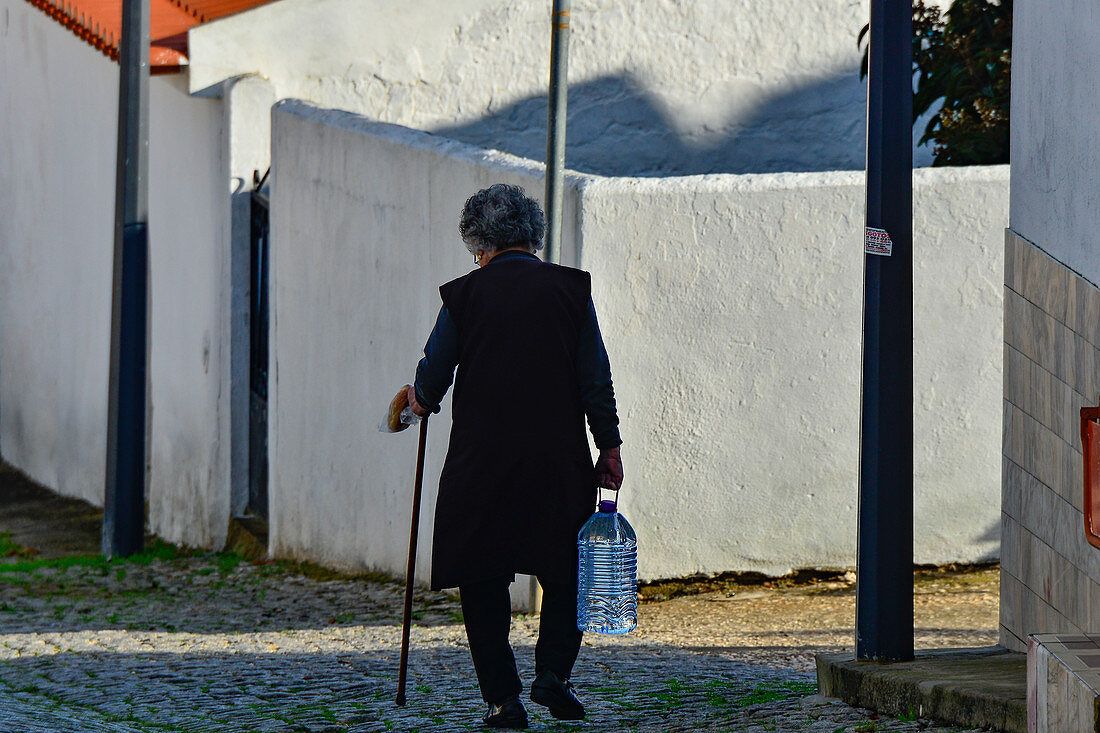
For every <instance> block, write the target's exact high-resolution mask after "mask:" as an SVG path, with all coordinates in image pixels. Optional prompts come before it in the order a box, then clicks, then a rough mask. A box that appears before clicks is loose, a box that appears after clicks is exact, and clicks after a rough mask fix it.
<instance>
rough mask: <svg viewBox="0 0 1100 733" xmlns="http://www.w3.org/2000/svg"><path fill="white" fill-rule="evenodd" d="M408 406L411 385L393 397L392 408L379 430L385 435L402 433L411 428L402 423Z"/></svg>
mask: <svg viewBox="0 0 1100 733" xmlns="http://www.w3.org/2000/svg"><path fill="white" fill-rule="evenodd" d="M408 406H409V385H407V384H406V385H405V386H404V387H402V388H401V390H400V391H399V392H398V393H397V394H396V395H394V396H393V399H392V400H390V408H389V410H388V411H387V412H386V417H385V419H383V421H382V425H381V427H380V428H379V429H380V430H381V431H382V432H384V433H400V432H401V431H402V430H404V429H405V428H407V427H409V424H408V423H406V422H402V421H401V413H402V412H403V411H404V409H405V408H406V407H408Z"/></svg>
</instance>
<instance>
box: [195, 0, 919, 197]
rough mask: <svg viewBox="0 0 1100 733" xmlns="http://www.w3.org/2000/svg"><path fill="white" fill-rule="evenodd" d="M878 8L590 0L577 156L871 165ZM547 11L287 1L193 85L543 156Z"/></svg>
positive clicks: (576, 56)
mask: <svg viewBox="0 0 1100 733" xmlns="http://www.w3.org/2000/svg"><path fill="white" fill-rule="evenodd" d="M868 7H869V3H868V2H867V0H766V1H761V0H672V1H669V0H644V1H643V2H638V3H630V4H624V3H621V2H613V1H612V0H577V2H574V3H573V9H572V23H573V34H572V37H571V42H570V59H569V64H570V68H569V75H570V76H569V78H570V82H571V92H570V95H571V96H570V102H569V105H570V106H569V111H570V122H569V148H568V164H569V166H570V167H571V168H574V169H576V170H583V171H591V172H596V173H601V174H605V175H624V174H631V175H638V174H641V175H658V174H659V175H669V174H684V173H707V172H760V171H787V170H832V169H861V168H862V167H863V137H864V113H865V92H864V84H863V83H862V82H860V80H859V75H858V68H859V55H860V51H859V49H858V48H857V46H856V42H855V40H856V34H857V33H858V31H859V29H860V27H861V26H862V25H863V24H864V23H865V22H866V19H867V17H868ZM549 12H550V4H549V3H547V2H545V1H544V0H518V1H515V2H504V1H503V0H425V1H424V2H417V3H407V2H399V1H398V0H374V1H373V2H369V3H367V2H360V1H359V0H282V2H278V3H272V4H270V5H265V6H263V7H260V8H257V9H254V10H251V11H249V12H246V13H241V14H239V15H235V16H230V17H227V18H224V19H221V20H217V21H215V22H212V23H208V24H204V25H202V26H199V27H197V28H195V29H193V30H192V31H191V32H190V50H191V83H192V90H193V91H196V90H200V89H204V88H206V87H209V86H211V85H214V84H217V83H219V82H221V81H222V80H224V79H228V78H231V77H234V76H237V75H240V74H246V73H258V74H261V75H263V76H265V77H267V78H268V79H269V80H270V81H271V83H272V84H273V85H274V86H275V88H276V90H277V95H278V96H279V97H280V98H286V97H294V98H299V99H308V100H311V101H314V102H316V103H318V104H321V105H325V106H330V107H335V108H341V109H347V110H352V111H356V112H361V113H363V114H365V115H367V116H369V117H374V118H376V119H379V120H382V121H386V122H393V123H396V124H401V125H406V126H409V127H413V128H418V129H425V130H430V131H439V132H440V133H441V134H444V135H446V136H448V137H451V138H454V139H460V140H464V141H467V142H470V143H472V144H475V145H478V146H480V147H487V148H495V149H499V150H504V151H506V152H510V153H514V154H517V155H522V156H525V157H530V158H533V159H535V160H542V158H543V155H544V153H545V125H546V111H545V100H544V96H545V93H546V84H547V77H548V64H549V61H548V58H549ZM929 154H930V153H929V152H927V151H926V149H925V148H922V149H921V154H920V155H919V156H918V158H919V159H920V160H922V161H924V162H925V163H927V160H928V156H929Z"/></svg>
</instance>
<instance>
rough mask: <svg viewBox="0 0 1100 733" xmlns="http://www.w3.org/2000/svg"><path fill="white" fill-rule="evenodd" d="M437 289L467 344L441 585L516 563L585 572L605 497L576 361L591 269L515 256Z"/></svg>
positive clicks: (440, 504)
mask: <svg viewBox="0 0 1100 733" xmlns="http://www.w3.org/2000/svg"><path fill="white" fill-rule="evenodd" d="M439 291H440V294H441V296H442V298H443V304H444V305H445V306H446V307H447V310H448V312H449V313H450V315H451V319H452V320H453V321H454V323H455V326H456V328H457V331H458V336H459V339H458V340H459V349H458V354H459V356H458V370H457V373H456V375H455V385H454V392H453V407H452V415H453V424H452V427H451V437H450V444H449V446H448V449H447V459H446V461H445V462H444V465H443V473H442V475H441V476H440V479H439V497H438V500H437V502H436V510H435V535H434V538H433V540H434V541H433V544H432V580H431V585H432V588H433V589H437V590H438V589H440V588H452V587H456V586H459V585H463V584H466V583H473V582H478V581H483V580H494V579H499V578H502V577H507V576H511V575H513V574H515V573H526V574H531V575H537V576H539V577H540V578H542V579H543V580H544V581H552V582H568V583H575V582H576V577H577V575H576V573H577V546H576V543H577V532H578V531H579V530H580V527H581V525H583V524H584V522H585V520H586V519H587V518H588V517H589V516H590V515H591V513H592V511H593V509H594V505H595V501H596V476H595V471H594V469H593V467H592V455H591V453H590V452H589V449H588V441H587V438H586V435H585V427H584V410H583V408H582V407H581V399H580V388H579V384H578V380H577V368H576V357H577V345H578V341H579V336H580V329H581V325H582V323H583V322H584V318H585V316H586V314H587V309H588V302H589V298H590V297H591V278H590V276H589V274H588V273H587V272H583V271H581V270H575V269H572V268H568V267H560V266H557V265H551V264H547V263H544V262H542V261H540V260H539V259H538V258H536V257H533V256H531V257H528V256H508V257H501V258H499V259H494V260H492V261H490V262H489V264H487V265H486V266H485V267H483V268H480V269H478V270H474V271H473V272H471V273H469V274H468V275H465V276H464V277H460V278H458V279H457V280H453V281H452V282H449V283H447V284H446V285H444V286H442V287H441V288H440V289H439Z"/></svg>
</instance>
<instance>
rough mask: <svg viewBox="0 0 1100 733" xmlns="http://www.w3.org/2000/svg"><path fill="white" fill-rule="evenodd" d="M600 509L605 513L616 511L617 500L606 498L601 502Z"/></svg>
mask: <svg viewBox="0 0 1100 733" xmlns="http://www.w3.org/2000/svg"><path fill="white" fill-rule="evenodd" d="M600 511H601V512H604V513H605V514H614V513H615V502H614V500H612V499H604V500H603V501H601V502H600Z"/></svg>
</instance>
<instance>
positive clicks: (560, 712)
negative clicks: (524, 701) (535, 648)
mask: <svg viewBox="0 0 1100 733" xmlns="http://www.w3.org/2000/svg"><path fill="white" fill-rule="evenodd" d="M531 700H533V701H534V702H537V703H538V704H539V705H544V706H546V707H548V708H550V714H551V715H553V716H554V717H555V718H557V719H558V720H584V705H582V704H581V701H580V700H578V699H577V693H576V691H574V690H573V683H572V682H570V681H569V680H563V679H561V678H560V677H558V676H557V675H556V674H554V673H553V672H551V671H550V670H548V669H544V670H542V671H541V672H539V673H538V674H537V675H535V681H534V682H532V683H531Z"/></svg>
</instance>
